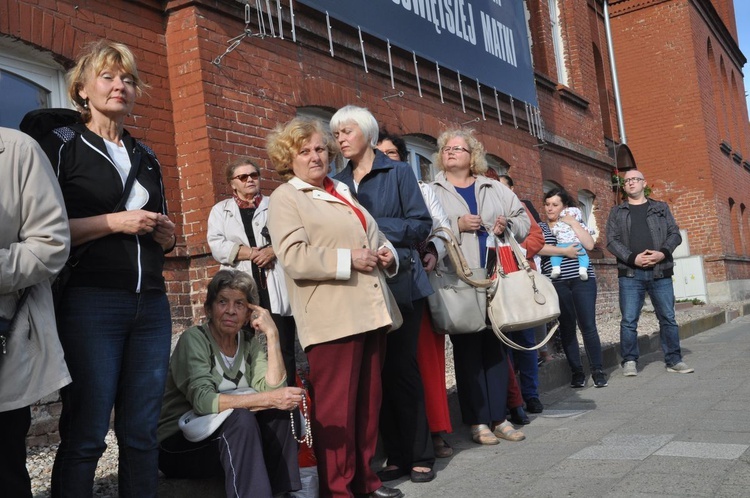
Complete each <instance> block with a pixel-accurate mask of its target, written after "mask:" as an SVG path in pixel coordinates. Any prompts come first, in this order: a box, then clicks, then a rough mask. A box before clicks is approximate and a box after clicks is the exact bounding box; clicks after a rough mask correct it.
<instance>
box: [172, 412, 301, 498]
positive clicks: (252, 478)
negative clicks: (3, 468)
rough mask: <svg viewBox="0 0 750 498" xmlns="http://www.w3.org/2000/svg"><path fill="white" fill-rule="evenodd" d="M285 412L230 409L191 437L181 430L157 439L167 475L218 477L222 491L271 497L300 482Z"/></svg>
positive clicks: (295, 487) (244, 497)
mask: <svg viewBox="0 0 750 498" xmlns="http://www.w3.org/2000/svg"><path fill="white" fill-rule="evenodd" d="M289 413H290V412H285V411H281V410H262V411H259V412H251V411H249V410H242V409H235V410H234V411H233V412H232V414H231V415H229V417H227V419H226V420H225V421H224V423H223V424H221V427H219V428H218V429H217V430H216V432H214V433H213V434H211V435H210V436H209V437H207V438H206V439H205V440H203V441H199V442H197V443H193V442H190V441H188V440H187V439H185V438H184V437H183V435H182V432H178V433H177V434H174V435H172V436H170V437H168V438H167V439H165V440H164V441H162V442H161V444H160V445H159V469H160V470H161V471H162V472H164V475H166V476H167V477H169V478H177V479H206V478H209V477H223V478H224V488H225V491H226V495H227V496H233V497H234V496H236V497H239V498H250V497H253V498H255V497H257V498H271V497H272V496H273V495H275V494H279V493H286V492H289V491H296V490H298V489H300V488H301V487H302V485H301V484H300V478H299V465H298V464H297V442H296V441H295V440H294V437H293V436H292V428H291V424H290V421H289Z"/></svg>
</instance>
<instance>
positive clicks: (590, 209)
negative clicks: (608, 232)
mask: <svg viewBox="0 0 750 498" xmlns="http://www.w3.org/2000/svg"><path fill="white" fill-rule="evenodd" d="M578 204H579V205H580V208H581V218H583V222H584V223H586V225H587V226H588V227H589V229H591V230H593V231H594V233H593V234H592V235H591V236H592V237H593V238H594V241H596V240H597V239H598V238H599V226H598V225H597V224H596V215H595V214H594V211H595V210H596V196H595V195H594V194H593V193H592V192H589V191H588V190H579V191H578Z"/></svg>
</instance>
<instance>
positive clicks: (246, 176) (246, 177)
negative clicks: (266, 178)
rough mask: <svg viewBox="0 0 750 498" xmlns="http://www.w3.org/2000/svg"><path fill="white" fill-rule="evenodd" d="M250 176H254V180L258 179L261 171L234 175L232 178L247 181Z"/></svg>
mask: <svg viewBox="0 0 750 498" xmlns="http://www.w3.org/2000/svg"><path fill="white" fill-rule="evenodd" d="M248 178H252V179H253V180H257V179H258V178H260V173H257V172H253V173H243V174H241V175H237V176H233V177H232V180H239V181H241V182H246V181H247V179H248Z"/></svg>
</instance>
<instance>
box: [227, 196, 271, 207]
mask: <svg viewBox="0 0 750 498" xmlns="http://www.w3.org/2000/svg"><path fill="white" fill-rule="evenodd" d="M232 197H234V202H236V203H237V206H239V208H240V209H247V208H252V207H254V208H255V209H258V206H260V201H262V200H263V196H262V195H261V194H257V195H256V196H255V197H253V200H252V202H250V201H245V200H242V199H240V198H239V196H238V195H237V192H235V193H234V194H232Z"/></svg>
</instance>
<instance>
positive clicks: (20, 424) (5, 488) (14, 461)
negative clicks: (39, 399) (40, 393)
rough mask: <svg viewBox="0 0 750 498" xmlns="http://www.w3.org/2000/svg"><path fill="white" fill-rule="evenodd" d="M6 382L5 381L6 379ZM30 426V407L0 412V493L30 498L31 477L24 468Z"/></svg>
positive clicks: (19, 497)
mask: <svg viewBox="0 0 750 498" xmlns="http://www.w3.org/2000/svg"><path fill="white" fill-rule="evenodd" d="M6 382H7V381H6ZM30 426H31V408H30V407H28V406H26V407H24V408H18V409H17V410H10V411H7V412H0V441H1V443H0V493H1V494H2V495H3V496H9V497H10V496H13V497H14V498H15V497H18V498H31V479H30V478H29V472H28V471H27V470H26V433H27V432H29V427H30Z"/></svg>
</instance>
